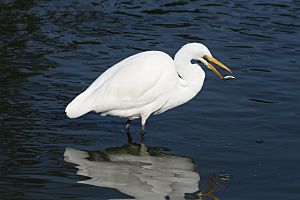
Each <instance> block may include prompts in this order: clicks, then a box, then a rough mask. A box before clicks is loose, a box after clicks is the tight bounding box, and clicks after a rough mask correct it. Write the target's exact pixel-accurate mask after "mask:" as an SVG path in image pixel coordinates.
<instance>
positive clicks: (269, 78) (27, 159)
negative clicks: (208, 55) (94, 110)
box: [0, 0, 300, 200]
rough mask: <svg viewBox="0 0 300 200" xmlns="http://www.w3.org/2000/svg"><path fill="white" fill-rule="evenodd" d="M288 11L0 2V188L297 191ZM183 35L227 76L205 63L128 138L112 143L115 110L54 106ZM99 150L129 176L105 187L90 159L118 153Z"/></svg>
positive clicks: (299, 124) (294, 68)
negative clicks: (74, 113) (193, 83)
mask: <svg viewBox="0 0 300 200" xmlns="http://www.w3.org/2000/svg"><path fill="white" fill-rule="evenodd" d="M299 18H300V2H299V1H296V0H294V1H288V0H285V1H284V0H282V1H268V0H266V1H263V2H262V1H242V0H241V1H234V2H232V1H218V2H215V1H133V0H121V1H96V0H84V1H83V0H71V1H58V0H57V1H51V2H50V1H42V0H41V1H35V0H31V1H23V0H15V1H13V0H2V1H1V2H0V70H1V71H0V76H1V79H0V90H1V93H0V94H1V98H0V101H1V104H0V112H1V135H0V141H1V143H0V151H1V154H0V199H130V198H132V197H133V196H134V195H137V192H139V195H142V196H143V194H145V195H144V197H145V199H149V198H150V197H151V198H150V199H153V198H154V199H161V198H167V199H182V198H186V199H197V198H198V199H200V198H202V199H217V198H219V199H222V200H225V199H231V200H232V199H243V200H246V199H299V197H300V187H299V185H300V181H299V180H300V175H299V167H300V156H299V151H300V149H299V146H300V135H299V132H300V107H299V100H300V94H299V91H300V90H299V89H300V79H299V75H300V67H299V61H298V59H299V54H300V42H299V38H300V31H299V29H300V23H299V22H300V20H299ZM188 42H202V43H204V44H206V45H207V46H208V47H209V48H210V50H211V51H212V52H213V55H214V56H215V57H216V58H218V59H219V60H220V61H222V62H223V63H225V64H226V65H227V66H229V67H230V68H231V69H233V70H234V71H235V76H236V77H237V80H231V81H226V82H225V81H221V80H220V79H219V78H218V77H217V76H216V75H215V74H214V73H213V72H211V71H208V70H206V77H207V78H206V81H205V84H204V87H203V90H202V91H201V93H200V94H199V95H198V96H197V97H196V98H194V99H193V100H192V101H191V102H189V103H188V104H185V105H184V106H181V107H179V108H177V109H174V110H171V111H168V112H166V113H164V114H162V115H160V116H156V117H151V118H150V119H149V120H148V124H147V131H148V132H147V135H146V141H145V146H143V148H142V149H141V147H140V146H139V145H133V146H129V147H128V146H127V145H126V137H125V136H124V133H123V126H124V123H125V122H124V120H121V119H118V118H113V117H106V118H103V117H99V116H98V115H96V114H88V115H86V116H84V117H81V118H79V119H72V120H71V119H67V118H66V116H65V114H64V108H65V106H66V105H67V104H68V103H69V101H70V100H71V99H72V98H74V97H75V96H76V95H77V94H78V93H80V92H81V91H83V90H84V89H85V88H86V87H87V86H88V85H89V84H90V83H91V82H92V81H93V80H94V79H95V78H96V77H97V76H98V75H99V74H100V73H101V72H103V71H104V70H105V69H106V68H108V67H109V66H111V65H113V64H114V63H116V62H118V61H119V60H121V59H123V58H125V57H127V56H129V55H132V54H134V53H137V52H140V51H144V50H162V51H165V52H167V53H169V54H170V55H172V56H173V55H174V54H175V53H176V51H177V50H178V49H179V47H180V46H182V45H183V44H185V43H188ZM223 73H224V72H223ZM138 126H139V125H138V121H136V122H135V123H134V124H133V129H132V135H133V138H134V140H135V141H136V142H138V141H139V134H138V131H139V127H138ZM128 149H129V150H128ZM130 149H131V150H130ZM70 150H72V151H71V152H72V154H71V155H73V156H75V158H74V159H73V160H70V158H68V157H67V156H66V155H67V153H68V152H69V153H70ZM64 155H65V156H66V157H65V156H64ZM80 155H84V156H83V157H80ZM104 155H106V156H108V155H109V156H112V158H114V156H116V155H118V156H117V158H118V159H123V160H122V162H121V164H122V163H123V164H124V162H125V163H127V164H126V166H124V168H121V169H134V170H132V171H130V173H127V175H128V174H130V175H132V176H129V177H128V176H127V175H126V173H125V175H124V174H123V175H124V177H127V178H129V179H128V180H133V179H134V177H135V179H134V180H135V181H136V182H134V181H131V182H130V181H128V185H127V186H126V187H124V182H122V181H124V179H122V178H121V179H120V184H121V185H122V186H123V189H120V187H119V186H115V185H113V184H111V183H109V184H107V185H105V184H106V183H107V182H106V180H102V178H101V177H102V175H103V173H104V174H105V173H106V172H110V171H109V170H108V171H105V169H106V168H105V167H103V169H102V168H101V167H99V166H102V165H101V163H102V162H103V161H105V163H106V164H109V166H111V167H112V168H115V169H120V166H121V164H120V162H119V161H116V160H112V158H111V157H105V156H104ZM120 155H121V156H120ZM103 156H104V157H103ZM144 158H145V159H148V160H152V161H153V162H150V161H147V162H146V161H142V159H144ZM126 159H129V160H126ZM130 159H131V160H130ZM139 159H140V160H139ZM170 159H171V161H172V162H174V161H175V164H169V163H170V162H171V161H170ZM157 160H158V161H159V162H158V161H157ZM172 162H171V163H172ZM182 163H183V165H181V164H182ZM87 164H90V165H87ZM157 164H160V167H156V166H157ZM76 166H77V167H78V168H76ZM92 166H94V168H93V167H92ZM128 166H130V167H128ZM133 166H134V167H133ZM168 166H170V167H169V168H168ZM182 166H184V167H182ZM145 168H147V170H148V171H147V170H146V172H145V173H142V172H141V170H143V169H145ZM80 169H81V170H80ZM84 169H85V170H87V171H88V170H90V172H91V173H84ZM95 169H96V170H97V169H98V170H99V174H97V173H94V171H93V170H95ZM149 169H151V170H149ZM101 170H102V171H101ZM135 170H136V171H135ZM116 172H117V173H112V174H110V176H108V175H107V176H106V178H113V179H115V180H117V178H118V177H119V174H118V171H116ZM77 173H78V174H77ZM151 173H156V175H155V176H152V175H151ZM180 174H181V175H182V176H180ZM139 175H140V176H142V175H143V177H144V178H145V177H146V178H145V179H143V180H144V182H143V181H141V179H139V180H138V181H137V178H136V177H138V176H139ZM189 175H190V176H189ZM178 176H179V178H178V179H176V177H178ZM97 178H98V180H97V181H94V182H93V181H91V180H95V179H97ZM118 180H119V179H118ZM174 182H175V183H176V184H178V185H177V186H178V187H175V186H176V184H175V183H174ZM129 183H134V184H135V185H134V186H135V187H134V188H132V184H131V185H130V184H129ZM163 183H165V185H163V186H161V187H157V186H158V185H159V184H163ZM125 184H126V183H125ZM174 184H175V186H174ZM155 186H156V187H157V188H158V189H160V190H159V192H156V193H155V192H153V191H158V190H151V188H155ZM170 188H173V190H172V191H173V193H172V192H170V191H168V189H170ZM174 188H176V189H174ZM174 194H176V195H174ZM151 195H158V196H154V197H153V196H151ZM164 195H165V196H167V197H165V196H164ZM172 195H173V196H172ZM175 196H176V197H175Z"/></svg>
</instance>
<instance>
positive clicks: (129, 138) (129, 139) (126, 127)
mask: <svg viewBox="0 0 300 200" xmlns="http://www.w3.org/2000/svg"><path fill="white" fill-rule="evenodd" d="M130 123H131V120H130V119H128V120H127V122H126V125H125V133H126V135H127V139H128V144H131V143H132V137H131V134H130V132H129V127H130Z"/></svg>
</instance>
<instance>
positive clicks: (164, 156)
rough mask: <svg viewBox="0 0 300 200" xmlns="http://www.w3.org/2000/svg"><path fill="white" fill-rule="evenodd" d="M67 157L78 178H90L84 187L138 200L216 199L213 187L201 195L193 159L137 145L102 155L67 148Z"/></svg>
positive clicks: (119, 148)
mask: <svg viewBox="0 0 300 200" xmlns="http://www.w3.org/2000/svg"><path fill="white" fill-rule="evenodd" d="M64 156H65V161H66V162H69V163H73V164H76V165H78V166H77V168H78V172H77V174H78V175H82V176H86V177H90V179H88V180H85V181H80V183H84V184H90V185H94V186H99V187H107V188H113V189H117V190H119V191H120V192H122V193H124V194H127V195H129V196H131V197H133V198H135V199H143V200H160V199H175V200H177V199H178V200H179V199H186V198H187V199H210V198H212V199H215V198H214V197H215V196H214V195H213V192H214V191H216V188H215V187H212V185H209V188H207V189H205V190H203V192H200V191H199V188H198V184H199V180H200V177H199V174H198V173H197V171H196V166H195V164H194V162H193V160H192V159H191V158H187V157H182V156H178V155H174V154H169V153H167V152H166V151H165V150H163V149H161V148H158V147H147V146H145V145H144V144H135V143H134V144H126V145H124V146H121V147H114V148H108V149H105V150H103V151H98V152H87V151H82V150H77V149H73V148H66V149H65V153H64ZM213 183H214V182H212V184H213ZM210 188H211V189H212V190H211V191H210ZM187 194H189V195H187ZM216 199H218V198H216Z"/></svg>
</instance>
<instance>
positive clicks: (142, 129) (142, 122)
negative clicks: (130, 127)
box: [141, 114, 149, 144]
mask: <svg viewBox="0 0 300 200" xmlns="http://www.w3.org/2000/svg"><path fill="white" fill-rule="evenodd" d="M148 117H149V114H148V115H142V116H141V125H142V128H141V144H143V143H144V135H145V133H146V130H145V125H146V120H147V119H148Z"/></svg>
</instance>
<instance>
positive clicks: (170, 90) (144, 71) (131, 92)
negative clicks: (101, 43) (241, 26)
mask: <svg viewBox="0 0 300 200" xmlns="http://www.w3.org/2000/svg"><path fill="white" fill-rule="evenodd" d="M192 60H198V61H200V62H201V63H203V64H204V65H205V66H207V67H208V68H209V69H211V70H212V71H214V72H215V73H216V74H217V75H218V76H219V77H220V78H222V79H223V77H222V75H221V74H220V73H219V72H218V71H217V69H216V68H215V67H214V66H213V65H212V64H211V63H210V62H212V63H215V64H217V65H219V66H220V67H222V68H223V69H225V70H227V71H229V72H230V73H232V71H231V70H230V69H229V68H228V67H226V66H225V65H223V64H222V63H221V62H219V61H218V60H216V59H215V58H213V56H212V55H211V53H210V51H209V50H208V48H207V47H206V46H205V45H203V44H200V43H188V44H186V45H184V46H183V47H181V49H180V50H179V51H178V52H177V53H176V55H175V58H174V60H173V59H172V58H171V57H170V56H169V55H168V54H166V53H164V52H161V51H146V52H141V53H138V54H135V55H133V56H130V57H128V58H126V59H124V60H122V61H120V62H119V63H117V64H115V65H114V66H112V67H111V68H109V69H107V70H106V71H105V72H104V73H102V74H101V75H100V76H99V77H98V78H97V79H96V80H95V81H94V82H93V83H92V84H91V85H90V86H89V87H88V88H87V89H86V90H85V91H84V92H83V93H81V94H80V95H78V96H77V97H76V98H75V99H74V100H73V101H72V102H71V103H69V105H68V106H67V107H66V109H65V112H66V114H67V116H68V117H69V118H77V117H80V116H82V115H84V114H86V113H88V112H90V111H95V112H97V113H101V115H102V116H105V115H112V116H119V117H122V118H127V123H126V126H125V131H126V133H128V132H129V126H130V122H131V120H133V119H135V118H141V135H142V136H143V135H144V132H145V124H146V120H147V118H148V117H149V116H150V115H151V114H152V113H154V114H160V113H163V112H165V111H167V110H169V109H171V108H174V107H176V106H179V105H181V104H184V103H186V102H188V101H189V100H191V99H192V98H193V97H194V96H195V95H196V94H197V93H198V92H199V91H200V90H201V88H202V85H203V81H204V79H205V73H204V71H203V69H202V68H201V67H200V66H199V65H198V64H193V63H191V61H192ZM127 135H128V134H127ZM130 139H131V138H130Z"/></svg>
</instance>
